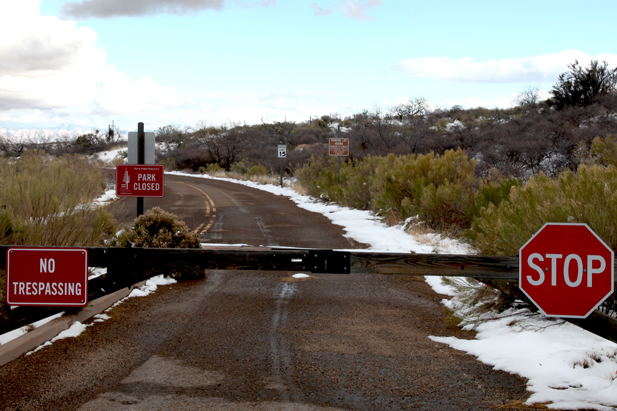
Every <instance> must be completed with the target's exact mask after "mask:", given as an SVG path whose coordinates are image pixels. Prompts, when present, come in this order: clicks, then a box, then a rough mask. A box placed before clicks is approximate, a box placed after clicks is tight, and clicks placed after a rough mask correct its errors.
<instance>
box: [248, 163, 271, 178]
mask: <svg viewBox="0 0 617 411" xmlns="http://www.w3.org/2000/svg"><path fill="white" fill-rule="evenodd" d="M246 175H247V177H252V176H265V175H268V169H267V168H266V167H265V166H263V165H261V164H258V165H256V166H252V167H251V168H249V169H248V171H247V172H246Z"/></svg>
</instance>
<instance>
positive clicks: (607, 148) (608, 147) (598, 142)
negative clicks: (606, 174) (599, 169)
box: [590, 135, 617, 167]
mask: <svg viewBox="0 0 617 411" xmlns="http://www.w3.org/2000/svg"><path fill="white" fill-rule="evenodd" d="M590 154H591V156H592V157H593V158H594V159H595V160H596V161H597V162H598V163H600V164H603V165H607V166H608V165H612V166H613V167H617V136H613V135H608V136H606V137H604V138H600V137H596V138H595V139H594V140H593V142H592V144H591V150H590Z"/></svg>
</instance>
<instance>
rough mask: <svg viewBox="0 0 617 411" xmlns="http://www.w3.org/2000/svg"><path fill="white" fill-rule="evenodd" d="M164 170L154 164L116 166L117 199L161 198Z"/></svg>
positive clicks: (163, 191) (163, 186)
mask: <svg viewBox="0 0 617 411" xmlns="http://www.w3.org/2000/svg"><path fill="white" fill-rule="evenodd" d="M164 176H165V168H164V167H163V166H162V165H154V164H119V165H117V166H116V195H117V196H118V197H163V196H164V195H165V183H164V181H163V179H164Z"/></svg>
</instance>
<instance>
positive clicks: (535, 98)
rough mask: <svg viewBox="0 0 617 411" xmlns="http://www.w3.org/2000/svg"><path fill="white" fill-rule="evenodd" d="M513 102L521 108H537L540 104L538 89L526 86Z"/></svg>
mask: <svg viewBox="0 0 617 411" xmlns="http://www.w3.org/2000/svg"><path fill="white" fill-rule="evenodd" d="M514 102H515V103H516V104H517V105H518V106H521V107H529V108H534V107H537V106H538V104H539V103H540V89H539V88H538V87H534V86H527V87H525V89H524V90H523V91H521V92H520V93H519V94H517V95H516V98H515V99H514Z"/></svg>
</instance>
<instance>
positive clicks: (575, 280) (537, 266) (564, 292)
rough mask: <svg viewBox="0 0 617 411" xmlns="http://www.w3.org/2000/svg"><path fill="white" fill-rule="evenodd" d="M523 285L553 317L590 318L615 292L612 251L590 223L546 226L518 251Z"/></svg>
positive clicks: (528, 294) (537, 304)
mask: <svg viewBox="0 0 617 411" xmlns="http://www.w3.org/2000/svg"><path fill="white" fill-rule="evenodd" d="M519 287H520V289H521V290H522V291H523V292H524V293H525V294H526V295H527V296H528V297H529V298H530V299H531V300H532V301H533V303H534V304H535V305H536V306H537V307H538V308H539V309H540V311H542V312H543V313H544V314H546V315H547V316H549V317H571V318H586V317H587V316H588V315H589V314H591V312H592V311H593V310H594V309H596V308H597V307H598V306H599V305H600V304H601V303H602V302H604V300H606V299H607V298H608V297H609V296H610V295H611V294H612V293H613V289H614V253H613V250H612V249H611V248H610V247H609V246H607V245H606V244H605V243H604V241H602V239H600V237H598V235H597V234H596V233H594V232H593V231H592V230H591V228H589V226H587V224H560V223H547V224H545V225H544V227H542V228H541V229H540V230H539V231H538V232H537V233H536V234H535V235H534V236H533V237H532V238H531V239H530V240H529V241H528V242H527V243H526V244H525V245H524V246H523V247H521V249H520V250H519Z"/></svg>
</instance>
